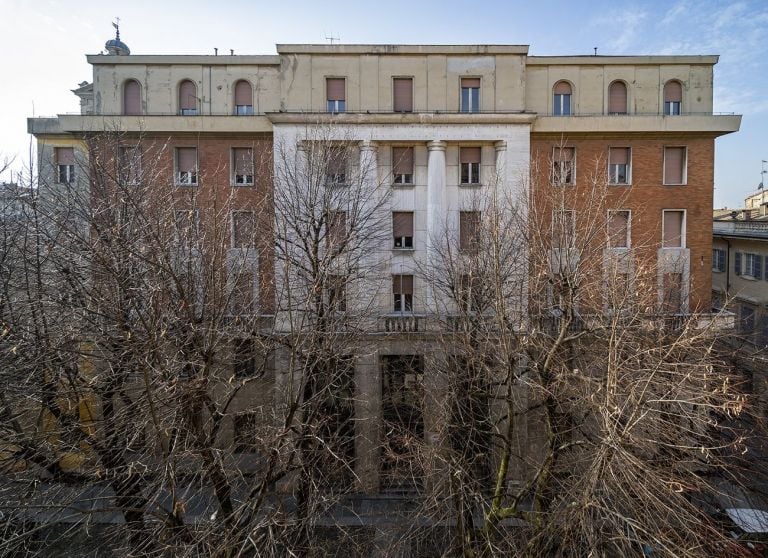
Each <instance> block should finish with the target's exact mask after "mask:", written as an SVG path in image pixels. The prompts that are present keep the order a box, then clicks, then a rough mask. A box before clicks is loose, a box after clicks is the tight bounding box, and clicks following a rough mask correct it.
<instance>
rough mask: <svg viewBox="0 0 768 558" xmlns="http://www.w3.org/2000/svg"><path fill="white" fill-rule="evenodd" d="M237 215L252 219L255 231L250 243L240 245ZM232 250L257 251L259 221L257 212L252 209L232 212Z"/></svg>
mask: <svg viewBox="0 0 768 558" xmlns="http://www.w3.org/2000/svg"><path fill="white" fill-rule="evenodd" d="M237 215H250V216H251V219H252V225H253V231H252V235H251V239H250V241H249V242H248V243H246V244H243V245H240V243H239V242H238V240H239V239H238V238H237V234H236V233H237V226H236V221H237V217H236V216H237ZM230 227H231V228H230V248H231V249H232V250H244V251H245V250H248V251H250V250H255V249H256V237H257V236H258V234H257V232H256V230H257V228H258V221H257V219H256V212H255V211H254V210H252V209H233V210H232V211H231V212H230Z"/></svg>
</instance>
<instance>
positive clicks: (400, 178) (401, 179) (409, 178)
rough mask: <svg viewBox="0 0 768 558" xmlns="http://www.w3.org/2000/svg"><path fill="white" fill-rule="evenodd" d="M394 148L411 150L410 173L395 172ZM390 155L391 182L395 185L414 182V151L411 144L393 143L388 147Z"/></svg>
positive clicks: (405, 184) (412, 183)
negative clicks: (411, 164)
mask: <svg viewBox="0 0 768 558" xmlns="http://www.w3.org/2000/svg"><path fill="white" fill-rule="evenodd" d="M396 149H410V150H411V162H412V163H413V166H412V167H411V174H395V150H396ZM390 157H391V163H392V164H391V167H392V184H395V185H397V186H413V185H414V184H415V183H414V181H413V176H414V174H415V171H416V169H415V167H416V161H415V158H416V151H415V150H414V148H413V146H412V145H393V146H392V147H391V149H390Z"/></svg>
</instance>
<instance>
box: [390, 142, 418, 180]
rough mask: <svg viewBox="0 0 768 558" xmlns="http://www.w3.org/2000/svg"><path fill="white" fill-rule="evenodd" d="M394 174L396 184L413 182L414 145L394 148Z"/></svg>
mask: <svg viewBox="0 0 768 558" xmlns="http://www.w3.org/2000/svg"><path fill="white" fill-rule="evenodd" d="M392 175H393V177H394V183H395V184H413V147H393V148H392Z"/></svg>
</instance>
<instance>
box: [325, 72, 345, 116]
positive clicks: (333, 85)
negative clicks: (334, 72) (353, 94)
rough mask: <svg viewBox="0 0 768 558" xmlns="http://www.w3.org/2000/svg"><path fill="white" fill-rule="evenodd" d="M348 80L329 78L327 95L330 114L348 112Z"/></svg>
mask: <svg viewBox="0 0 768 558" xmlns="http://www.w3.org/2000/svg"><path fill="white" fill-rule="evenodd" d="M345 85H346V80H345V79H344V78H327V79H326V80H325V93H326V99H327V103H328V107H327V110H328V112H344V111H345V110H346V86H345Z"/></svg>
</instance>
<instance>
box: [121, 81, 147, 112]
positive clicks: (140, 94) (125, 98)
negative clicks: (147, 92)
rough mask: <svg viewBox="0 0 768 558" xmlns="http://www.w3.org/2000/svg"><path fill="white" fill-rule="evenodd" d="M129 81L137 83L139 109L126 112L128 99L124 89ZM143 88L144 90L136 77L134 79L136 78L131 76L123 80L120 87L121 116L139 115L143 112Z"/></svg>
mask: <svg viewBox="0 0 768 558" xmlns="http://www.w3.org/2000/svg"><path fill="white" fill-rule="evenodd" d="M130 82H134V83H135V84H136V85H138V88H139V92H138V95H139V110H138V112H135V113H134V112H128V109H127V107H126V101H127V99H128V96H127V95H126V89H127V88H128V83H130ZM143 90H144V87H143V85H142V83H141V82H140V81H139V80H138V79H136V78H132V77H131V78H127V79H126V80H125V81H124V82H123V87H122V91H121V97H122V99H121V100H122V103H121V106H120V114H121V115H122V116H141V115H142V114H144V110H143V107H142V99H143Z"/></svg>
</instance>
